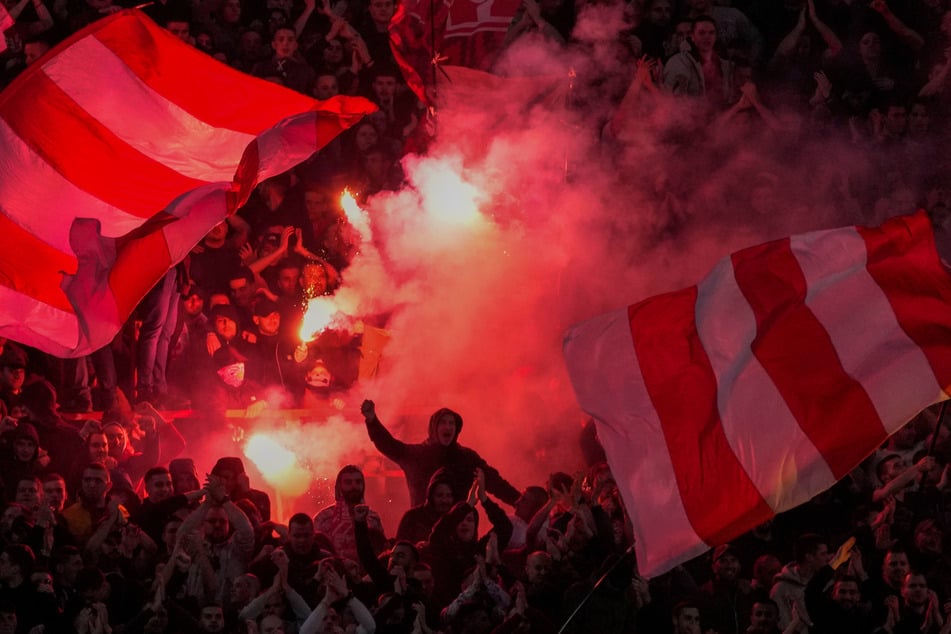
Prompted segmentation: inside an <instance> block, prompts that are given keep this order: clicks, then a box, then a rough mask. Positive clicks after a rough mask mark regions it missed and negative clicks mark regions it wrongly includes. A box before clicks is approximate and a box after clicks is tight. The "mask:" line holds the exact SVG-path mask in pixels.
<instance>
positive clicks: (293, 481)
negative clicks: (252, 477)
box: [244, 432, 311, 497]
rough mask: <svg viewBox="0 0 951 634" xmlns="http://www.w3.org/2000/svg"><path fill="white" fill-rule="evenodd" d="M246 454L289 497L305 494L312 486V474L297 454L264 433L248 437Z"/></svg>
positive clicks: (269, 480) (268, 481)
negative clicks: (298, 459) (302, 464)
mask: <svg viewBox="0 0 951 634" xmlns="http://www.w3.org/2000/svg"><path fill="white" fill-rule="evenodd" d="M244 455H245V456H247V457H248V459H250V460H251V462H253V463H254V466H256V467H257V468H258V471H260V472H261V475H262V476H263V477H264V480H265V481H266V482H267V483H268V484H270V485H271V486H273V487H274V488H275V489H276V490H277V491H278V492H279V493H281V494H282V495H285V496H288V497H294V496H298V495H303V494H304V493H305V492H306V491H307V489H308V488H310V483H311V475H310V472H308V471H307V470H306V469H304V468H303V467H302V466H301V465H300V464H299V463H298V462H297V456H296V455H295V454H294V452H293V451H290V450H289V449H287V448H286V447H284V446H283V445H282V444H280V443H279V442H277V441H276V440H274V439H273V438H271V437H270V436H268V435H266V434H262V433H259V432H258V433H255V434H253V435H252V436H251V437H250V438H248V442H247V444H246V445H245V446H244Z"/></svg>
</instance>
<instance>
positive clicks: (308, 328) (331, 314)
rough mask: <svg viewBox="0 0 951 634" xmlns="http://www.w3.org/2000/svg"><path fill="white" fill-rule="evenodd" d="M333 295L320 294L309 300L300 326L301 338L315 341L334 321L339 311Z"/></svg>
mask: <svg viewBox="0 0 951 634" xmlns="http://www.w3.org/2000/svg"><path fill="white" fill-rule="evenodd" d="M338 312H339V311H338V310H337V305H336V303H335V302H334V300H333V297H327V296H325V295H320V296H318V297H312V298H311V299H309V300H307V310H306V311H304V320H303V321H302V322H301V327H300V333H299V335H300V340H301V341H313V340H314V339H316V338H317V336H318V335H320V333H322V332H323V331H324V330H326V329H327V328H328V327H330V325H331V324H332V323H333V321H334V318H335V317H336V315H337V313H338Z"/></svg>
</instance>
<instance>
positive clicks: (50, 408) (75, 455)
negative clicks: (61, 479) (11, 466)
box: [20, 380, 85, 473]
mask: <svg viewBox="0 0 951 634" xmlns="http://www.w3.org/2000/svg"><path fill="white" fill-rule="evenodd" d="M20 404H21V405H22V406H23V408H24V409H25V411H26V420H27V421H28V422H29V423H30V424H31V425H33V427H34V428H36V432H37V434H38V435H39V439H40V447H42V448H43V449H45V450H46V451H48V452H49V458H50V463H49V466H48V469H49V470H50V471H55V472H57V473H72V472H73V470H74V467H73V464H74V462H75V461H76V460H81V458H82V456H83V455H84V453H85V448H84V442H83V439H82V437H81V436H80V435H79V432H77V431H76V429H75V428H73V427H72V426H71V425H69V424H67V423H66V422H65V421H64V420H63V419H62V418H61V417H60V415H59V413H58V409H59V405H58V403H57V401H56V389H55V388H54V387H53V385H52V384H51V383H50V382H49V381H45V380H41V381H34V382H33V383H30V384H29V385H27V386H26V387H25V388H23V392H22V394H21V395H20Z"/></svg>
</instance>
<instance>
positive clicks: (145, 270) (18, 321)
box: [0, 10, 376, 357]
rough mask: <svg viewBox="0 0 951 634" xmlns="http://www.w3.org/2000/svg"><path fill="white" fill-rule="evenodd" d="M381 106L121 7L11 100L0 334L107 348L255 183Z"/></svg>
mask: <svg viewBox="0 0 951 634" xmlns="http://www.w3.org/2000/svg"><path fill="white" fill-rule="evenodd" d="M375 109H376V107H375V106H374V105H373V104H371V103H370V102H369V101H367V100H365V99H361V98H348V97H335V98H334V99H331V100H328V101H325V102H318V101H316V100H314V99H311V98H309V97H306V96H304V95H301V94H298V93H296V92H293V91H291V90H288V89H286V88H283V87H281V86H278V85H276V84H273V83H270V82H266V81H263V80H260V79H255V78H253V77H250V76H248V75H245V74H243V73H240V72H238V71H236V70H234V69H231V68H229V67H227V66H225V65H224V64H221V63H220V62H218V61H216V60H215V59H213V58H212V57H210V56H208V55H206V54H204V53H202V52H200V51H198V50H197V49H195V48H193V47H191V46H188V45H187V44H184V43H183V42H181V41H180V40H178V39H177V38H175V37H174V36H172V35H171V34H170V33H168V32H167V31H165V30H164V29H162V28H160V27H158V26H157V25H155V24H154V23H153V22H152V21H151V20H149V19H148V18H147V17H146V16H145V15H144V14H142V13H140V12H138V11H135V10H129V11H123V12H121V13H117V14H115V15H113V16H110V17H108V18H105V19H103V20H100V21H98V22H95V23H94V24H92V25H90V26H89V27H88V28H86V29H84V30H82V31H80V32H78V33H76V34H74V35H73V36H72V37H70V38H69V39H68V40H66V41H65V42H63V43H62V44H60V45H59V46H57V47H56V48H54V49H53V50H51V51H50V52H49V53H48V54H47V55H46V56H44V57H43V58H42V59H40V60H38V61H37V62H36V63H35V64H33V65H31V66H30V67H29V68H28V69H27V70H26V71H24V72H23V74H22V75H20V76H19V77H17V79H16V80H15V81H14V82H13V83H12V84H11V85H10V86H9V87H8V88H7V89H6V90H5V91H4V92H3V93H2V94H0V336H4V337H9V338H10V339H13V340H15V341H19V342H22V343H25V344H28V345H31V346H35V347H37V348H40V349H41V350H44V351H46V352H49V353H51V354H54V355H57V356H61V357H69V356H80V355H84V354H88V353H89V352H92V351H93V350H96V349H97V348H99V347H101V346H103V345H105V344H106V343H108V342H109V341H111V339H112V338H113V336H114V335H115V334H116V332H117V331H118V330H119V328H120V327H121V326H122V324H123V323H124V322H125V320H126V319H127V318H128V317H129V316H130V314H131V313H132V311H133V309H134V308H135V306H136V304H138V302H139V300H140V299H141V298H142V297H143V296H144V295H145V294H146V293H147V292H148V290H149V289H150V288H151V287H152V286H153V285H154V284H155V283H156V282H157V281H158V280H159V279H160V278H161V277H162V276H163V275H164V274H165V273H166V271H168V269H169V268H170V267H171V266H174V265H175V264H176V263H177V262H179V261H180V260H182V259H183V258H184V257H185V256H186V255H187V253H188V252H189V251H190V250H191V249H192V248H193V247H194V246H195V245H196V244H197V243H198V242H199V240H201V238H202V237H203V236H204V235H205V234H206V233H207V232H208V231H209V230H210V229H211V228H212V227H213V226H214V225H216V224H217V223H219V222H221V221H222V220H223V219H224V218H225V217H226V216H227V215H228V214H229V213H233V212H234V211H235V209H236V208H237V207H239V206H240V205H241V204H242V203H243V202H244V201H245V200H247V197H248V196H249V195H250V193H251V191H252V190H253V189H254V187H255V185H256V184H257V183H258V182H260V181H261V180H263V179H266V178H268V177H270V176H273V175H276V174H279V173H281V172H284V171H286V170H288V169H290V168H291V167H293V166H294V165H296V164H297V163H299V162H301V161H303V160H304V159H306V158H307V157H308V156H310V155H311V154H312V153H313V152H314V151H316V150H317V149H319V148H320V147H322V146H324V145H325V144H327V143H328V142H329V141H331V140H332V139H333V138H334V137H335V136H336V135H337V134H339V133H340V132H342V131H343V130H345V129H347V128H348V127H349V126H351V125H353V124H355V123H356V122H357V121H359V120H360V119H361V118H362V117H363V116H364V115H365V114H367V113H370V112H372V111H374V110H375Z"/></svg>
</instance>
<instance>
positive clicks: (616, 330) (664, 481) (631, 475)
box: [564, 310, 709, 576]
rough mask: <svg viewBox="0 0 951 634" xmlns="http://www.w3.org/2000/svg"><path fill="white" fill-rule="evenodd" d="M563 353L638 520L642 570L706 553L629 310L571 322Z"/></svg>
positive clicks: (626, 501)
mask: <svg viewBox="0 0 951 634" xmlns="http://www.w3.org/2000/svg"><path fill="white" fill-rule="evenodd" d="M564 351H565V358H566V359H567V361H568V368H569V370H571V380H572V383H573V384H574V389H575V392H576V394H577V395H578V400H579V403H580V404H581V407H582V408H583V409H584V410H585V411H587V412H588V413H589V414H591V415H592V416H593V417H594V419H595V421H596V422H597V425H598V436H599V439H600V441H601V444H602V445H603V446H604V449H605V452H606V453H607V457H608V461H609V462H610V464H611V470H612V473H613V474H614V477H615V479H616V480H617V483H618V489H619V490H620V492H621V496H622V497H623V499H624V504H625V505H626V507H627V509H628V511H629V514H630V516H631V521H632V522H633V524H634V531H635V534H636V535H637V544H636V549H637V559H638V564H639V566H640V571H641V573H642V574H644V575H647V576H651V574H652V573H653V572H654V571H658V570H660V571H663V570H668V569H670V568H671V567H673V566H675V565H677V564H680V563H682V562H684V561H687V560H689V559H691V558H693V557H695V556H697V555H699V554H701V553H703V552H704V551H706V550H707V549H708V548H709V546H708V545H707V544H706V543H704V542H703V541H702V540H701V539H700V538H699V537H698V536H697V534H696V532H695V531H694V530H693V527H692V526H691V524H690V521H689V519H688V518H687V513H686V511H685V510H684V506H683V501H682V500H681V497H680V490H679V488H678V486H677V477H676V475H675V473H674V467H673V464H672V463H671V460H670V454H669V453H668V450H667V441H666V440H665V438H664V430H663V428H662V427H661V422H660V420H659V419H658V418H657V412H656V411H655V410H654V408H653V406H652V405H651V400H650V396H649V395H648V394H647V390H646V387H645V385H644V380H643V377H642V376H641V371H640V366H639V364H638V360H637V355H636V354H635V352H634V343H633V341H632V338H631V329H630V321H629V320H628V313H627V310H616V311H613V312H610V313H607V314H605V315H601V316H599V317H595V318H594V319H591V320H589V321H587V322H584V323H582V324H578V325H577V326H575V327H573V328H572V329H570V330H569V331H568V333H567V334H566V337H565V346H564ZM609 421H610V422H609ZM656 509H663V513H658V512H656Z"/></svg>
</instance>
